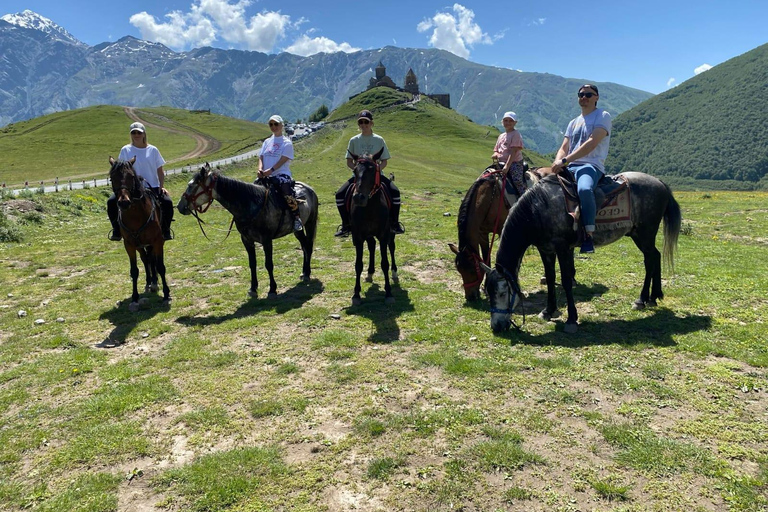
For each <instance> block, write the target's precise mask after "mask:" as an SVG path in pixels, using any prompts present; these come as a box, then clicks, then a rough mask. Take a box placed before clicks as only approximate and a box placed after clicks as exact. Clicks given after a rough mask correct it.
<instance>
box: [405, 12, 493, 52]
mask: <svg viewBox="0 0 768 512" xmlns="http://www.w3.org/2000/svg"><path fill="white" fill-rule="evenodd" d="M474 18H475V13H474V11H472V10H470V9H467V8H466V7H464V6H463V5H461V4H453V14H452V13H450V12H439V13H437V14H435V15H434V16H433V17H432V18H429V19H425V20H424V21H422V22H421V23H419V24H418V25H417V26H416V30H418V31H419V32H427V31H429V30H432V35H431V36H430V37H429V44H430V46H433V47H435V48H440V49H441V50H447V51H449V52H451V53H453V54H455V55H458V56H459V57H463V58H465V59H466V58H469V50H468V49H467V47H469V48H472V46H473V45H475V44H478V43H480V44H493V41H492V40H491V38H490V37H489V36H488V34H486V33H485V32H483V30H482V29H481V28H480V25H478V24H477V23H475V22H474Z"/></svg>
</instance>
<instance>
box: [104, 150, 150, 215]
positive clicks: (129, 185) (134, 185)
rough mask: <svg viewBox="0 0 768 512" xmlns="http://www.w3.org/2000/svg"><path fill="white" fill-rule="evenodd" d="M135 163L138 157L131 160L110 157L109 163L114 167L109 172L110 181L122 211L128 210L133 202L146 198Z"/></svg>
mask: <svg viewBox="0 0 768 512" xmlns="http://www.w3.org/2000/svg"><path fill="white" fill-rule="evenodd" d="M134 162H136V157H133V158H131V159H130V160H115V159H114V158H112V157H111V156H110V157H109V163H110V165H111V166H112V167H111V168H110V170H109V180H110V182H111V183H112V191H113V192H114V193H115V197H116V198H117V205H118V206H119V207H120V209H121V210H127V209H128V208H130V206H131V203H132V202H133V201H138V200H140V199H141V198H142V197H144V186H143V185H142V183H141V179H139V177H138V176H137V175H136V171H135V170H134V168H133V164H134Z"/></svg>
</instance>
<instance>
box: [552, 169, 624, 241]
mask: <svg viewBox="0 0 768 512" xmlns="http://www.w3.org/2000/svg"><path fill="white" fill-rule="evenodd" d="M561 183H562V182H561ZM628 184H629V183H628V182H627V179H626V177H625V176H624V175H621V174H619V175H617V176H614V177H608V176H605V177H604V178H603V179H602V180H600V183H599V184H598V188H597V189H596V190H595V199H596V200H597V215H596V216H595V229H596V230H598V231H603V230H614V229H626V228H628V227H631V226H632V196H631V195H630V194H629V186H628ZM601 185H602V186H601ZM571 186H572V187H573V189H572V191H571V193H570V194H569V193H566V194H565V203H566V208H567V210H568V213H569V214H570V215H571V216H572V217H573V220H574V225H573V226H574V229H575V230H578V228H579V218H580V217H581V208H580V207H579V202H578V196H577V195H576V194H575V185H573V184H572V183H571ZM606 191H607V194H606Z"/></svg>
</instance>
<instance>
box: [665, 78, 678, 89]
mask: <svg viewBox="0 0 768 512" xmlns="http://www.w3.org/2000/svg"><path fill="white" fill-rule="evenodd" d="M676 81H677V80H675V79H674V78H670V79H669V80H667V88H669V87H672V86H673V85H675V82H676Z"/></svg>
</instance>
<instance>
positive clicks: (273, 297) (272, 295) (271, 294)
mask: <svg viewBox="0 0 768 512" xmlns="http://www.w3.org/2000/svg"><path fill="white" fill-rule="evenodd" d="M267 298H268V299H276V298H277V292H269V293H268V294H267Z"/></svg>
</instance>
